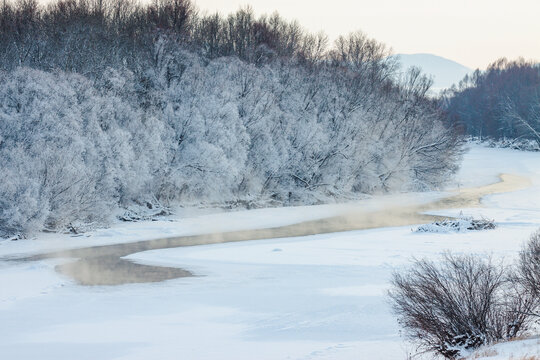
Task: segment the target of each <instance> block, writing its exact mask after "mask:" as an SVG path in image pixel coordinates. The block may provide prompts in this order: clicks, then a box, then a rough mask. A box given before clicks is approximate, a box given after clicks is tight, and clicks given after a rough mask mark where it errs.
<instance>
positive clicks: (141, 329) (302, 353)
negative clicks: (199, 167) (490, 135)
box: [0, 146, 540, 360]
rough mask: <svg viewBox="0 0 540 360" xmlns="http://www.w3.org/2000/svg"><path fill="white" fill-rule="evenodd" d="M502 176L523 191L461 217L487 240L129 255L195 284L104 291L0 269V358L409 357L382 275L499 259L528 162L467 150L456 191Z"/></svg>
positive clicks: (401, 238) (330, 240) (390, 237)
mask: <svg viewBox="0 0 540 360" xmlns="http://www.w3.org/2000/svg"><path fill="white" fill-rule="evenodd" d="M501 172H505V173H513V174H518V175H525V176H528V177H530V178H531V179H532V182H533V186H532V187H531V188H529V189H527V190H523V191H518V192H514V193H510V194H498V195H492V196H489V197H487V198H486V199H485V201H484V205H485V208H478V209H462V210H463V211H464V213H466V214H472V215H484V216H487V217H493V218H494V219H495V220H496V221H497V223H498V225H499V226H498V228H497V229H495V230H490V231H484V232H468V233H450V234H419V233H414V232H412V231H411V227H395V228H383V229H376V230H366V231H350V232H342V233H334V234H325V235H314V236H308V237H302V238H289V239H268V240H261V241H246V242H241V243H229V244H219V245H208V246H198V247H190V248H177V249H165V250H155V251H149V252H143V253H138V254H134V255H131V256H130V259H132V260H133V261H137V262H141V263H150V264H158V265H167V266H178V267H183V268H187V269H189V270H191V271H193V272H194V273H195V274H196V275H199V276H196V277H192V278H184V279H176V280H170V281H166V282H162V283H153V284H138V285H122V286H115V287H108V286H95V287H82V286H78V285H76V284H74V283H73V281H72V280H71V279H69V278H65V277H62V276H60V275H58V274H57V273H56V272H55V271H54V265H56V264H58V263H60V262H63V261H68V260H54V261H52V260H51V261H39V262H6V261H0V289H1V291H0V334H1V335H0V354H2V355H1V356H0V357H1V358H2V359H32V360H34V359H54V360H62V359H66V360H67V359H69V360H71V359H74V358H76V359H81V360H84V359H92V360H94V359H190V360H198V359H219V360H222V359H225V360H227V359H234V360H244V359H245V360H248V359H249V360H252V359H257V360H264V359H269V360H270V359H272V360H275V359H278V360H279V359H335V360H343V359H356V360H357V359H370V360H371V359H381V360H382V359H384V360H387V359H405V358H406V355H407V353H410V352H412V351H413V350H414V348H413V347H412V346H411V345H409V344H407V343H406V342H404V341H403V339H402V338H401V337H400V334H399V327H398V325H397V324H396V322H395V319H394V316H393V315H392V314H391V312H390V309H389V305H388V302H387V298H386V295H385V294H386V290H387V287H388V280H389V277H390V274H391V273H392V271H395V270H399V269H400V268H401V267H403V266H407V265H408V264H409V260H410V259H411V257H412V256H416V257H431V258H434V257H437V256H439V254H440V253H441V252H442V251H444V250H446V249H451V250H453V251H455V252H458V253H474V254H479V255H480V256H482V255H484V254H488V253H490V254H493V255H494V256H496V257H504V258H505V259H506V261H511V260H512V258H513V257H514V256H515V255H516V254H517V251H518V250H519V248H520V246H521V244H522V242H523V241H525V240H526V239H527V237H528V235H529V234H530V233H531V232H532V231H534V230H535V229H537V228H538V227H540V205H539V204H540V154H538V153H524V152H518V151H513V150H508V149H488V148H483V147H479V146H473V147H472V148H471V151H470V152H469V153H468V154H467V155H466V156H465V159H464V165H463V168H462V171H461V172H460V174H459V175H458V177H457V180H456V185H458V184H459V185H460V186H464V187H469V186H473V185H480V184H485V183H490V182H493V181H496V179H497V175H498V174H499V173H501ZM425 196H427V197H429V196H432V197H435V198H436V197H438V196H440V194H427V195H425ZM411 199H412V197H411V196H409V197H408V198H407V197H406V198H403V201H412V200H411ZM370 201H371V203H369V202H368V203H364V204H366V205H365V206H376V202H377V201H376V199H372V200H370ZM418 201H420V200H418ZM422 201H425V199H424V200H422ZM361 204H363V203H362V202H360V203H358V204H355V205H354V206H361ZM369 204H371V205H369ZM342 210H343V209H342V208H340V207H339V206H334V205H331V206H323V207H299V208H288V209H265V210H257V211H243V212H230V213H215V214H207V215H198V216H192V217H189V218H186V219H185V221H179V222H168V223H167V222H158V223H140V224H127V225H126V224H124V225H118V226H116V227H115V228H113V229H110V230H102V231H100V232H97V233H95V234H90V235H91V236H90V237H89V238H82V240H81V238H69V237H66V238H64V239H60V240H54V241H53V239H51V238H49V237H48V236H47V237H44V238H40V239H38V240H37V241H23V242H4V243H2V246H0V256H1V254H4V255H9V254H14V253H20V252H26V253H33V252H35V251H36V249H33V248H32V247H33V246H36V247H38V248H41V249H45V248H48V245H47V243H48V242H49V241H52V242H54V246H53V247H63V246H71V244H69V241H82V242H84V243H85V244H87V243H89V242H92V241H94V240H96V241H98V242H99V243H101V244H103V243H106V242H122V241H134V240H137V239H139V240H140V239H144V238H146V237H148V236H149V235H151V236H155V237H161V236H164V235H165V234H181V233H186V234H187V233H204V232H207V231H208V229H215V227H219V228H220V229H222V230H225V229H228V230H235V229H238V228H249V227H257V226H277V225H280V224H288V223H291V222H296V221H301V220H304V219H309V218H320V217H323V216H325V215H332V214H335V213H336V212H339V211H342ZM456 211H458V210H456ZM441 213H446V214H452V213H455V211H443V210H441ZM98 234H100V235H99V236H98ZM79 245H80V244H79ZM12 248H13V249H12ZM533 349H534V348H533ZM501 353H502V351H501ZM497 359H499V358H497Z"/></svg>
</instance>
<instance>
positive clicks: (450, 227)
mask: <svg viewBox="0 0 540 360" xmlns="http://www.w3.org/2000/svg"><path fill="white" fill-rule="evenodd" d="M490 229H495V221H494V220H489V219H483V218H482V219H474V218H472V217H459V218H454V219H444V220H441V221H436V222H433V223H431V224H426V225H422V226H419V227H418V229H416V232H430V233H448V232H465V231H470V230H490Z"/></svg>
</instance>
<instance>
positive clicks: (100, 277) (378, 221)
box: [24, 174, 531, 285]
mask: <svg viewBox="0 0 540 360" xmlns="http://www.w3.org/2000/svg"><path fill="white" fill-rule="evenodd" d="M500 179H501V181H500V182H497V183H494V184H491V185H487V186H482V187H475V188H468V189H461V190H459V192H458V193H457V194H456V195H452V196H449V197H446V198H443V199H440V200H435V201H432V202H429V203H426V204H418V205H411V206H404V205H402V204H400V203H399V201H396V200H394V201H389V202H388V203H386V204H384V206H383V207H382V208H377V209H365V210H362V209H357V208H355V210H353V211H348V212H345V213H344V214H343V215H340V216H334V217H329V218H324V219H319V220H312V221H305V222H301V223H298V224H293V225H287V226H280V227H274V228H266V229H256V230H243V231H233V232H224V233H211V234H204V235H194V236H181V237H172V238H163V239H155V240H147V241H139V242H134V243H124V244H115V245H106V246H95V247H88V248H82V249H75V250H68V251H61V252H54V253H47V254H41V255H36V256H32V257H29V258H25V259H24V260H26V261H35V260H41V259H48V258H77V259H78V260H76V261H74V262H70V263H65V264H62V265H58V266H57V267H56V270H57V271H58V272H60V273H61V274H64V275H67V276H69V277H71V278H73V279H74V280H75V281H76V282H77V283H79V284H81V285H121V284H128V283H147V282H160V281H165V280H170V279H175V278H180V277H187V276H194V275H195V274H193V273H191V272H189V271H187V270H184V269H181V268H177V267H164V266H150V265H142V264H136V263H133V262H131V261H129V260H126V259H123V257H125V256H128V255H130V254H134V253H137V252H142V251H148V250H156V249H167V248H176V247H184V246H195V245H208V244H218V243H225V242H237V241H247V240H260V239H270V238H287V237H298V236H308V235H316V234H325V233H333V232H341V231H351V230H364V229H373V228H380V227H389V226H404V225H413V224H420V223H426V222H431V221H434V220H437V219H440V217H438V216H432V215H426V214H425V212H428V211H432V210H436V209H451V208H467V207H469V208H470V207H477V206H480V201H481V199H482V197H484V196H486V195H490V194H497V193H504V192H510V191H516V190H520V189H524V188H526V187H528V186H530V184H531V183H530V181H529V179H527V178H525V177H521V176H517V175H510V174H502V175H501V176H500ZM179 265H181V264H179Z"/></svg>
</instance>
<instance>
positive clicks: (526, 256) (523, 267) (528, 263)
mask: <svg viewBox="0 0 540 360" xmlns="http://www.w3.org/2000/svg"><path fill="white" fill-rule="evenodd" d="M518 272H519V275H518V276H519V279H520V280H521V282H522V283H523V285H524V287H525V288H526V289H527V290H528V291H530V292H531V294H532V295H533V296H534V297H535V298H536V308H537V309H538V307H540V231H537V232H535V233H534V234H532V236H531V239H530V240H529V242H528V243H527V244H526V245H525V247H524V248H523V250H521V253H520V258H519V265H518ZM537 316H540V314H537Z"/></svg>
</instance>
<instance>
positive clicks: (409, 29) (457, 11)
mask: <svg viewBox="0 0 540 360" xmlns="http://www.w3.org/2000/svg"><path fill="white" fill-rule="evenodd" d="M194 2H195V3H196V4H197V6H198V7H199V9H200V10H203V11H204V10H206V11H208V12H215V11H219V12H221V13H222V14H228V13H230V12H233V11H236V10H237V9H238V8H240V7H241V6H244V5H248V4H249V5H251V6H252V7H253V9H254V10H255V12H256V14H257V15H260V14H263V13H272V12H274V11H276V10H277V11H278V12H279V13H280V14H281V15H282V16H283V17H285V18H287V19H290V20H291V19H296V20H298V21H299V22H300V24H301V25H302V26H304V27H305V28H306V29H308V30H310V31H313V32H318V31H320V30H323V31H324V32H325V33H326V34H328V35H329V36H330V38H331V39H334V38H335V37H337V36H338V35H340V34H346V33H349V32H351V31H354V30H362V31H364V32H365V33H367V34H368V35H369V36H371V37H373V38H375V39H377V40H379V41H382V42H384V43H386V44H387V45H389V46H390V47H392V49H393V50H394V52H395V53H406V54H412V53H432V54H435V55H439V56H443V57H446V58H449V59H452V60H455V61H457V62H459V63H462V64H463V65H465V66H468V67H470V68H478V67H479V68H485V67H486V66H487V65H488V64H489V63H491V62H493V61H494V60H496V59H498V58H500V57H503V56H504V57H507V58H510V59H513V58H517V57H519V56H522V57H524V58H526V59H535V60H540V0H469V1H466V0H453V1H452V0H326V1H321V0H311V1H310V0H272V1H269V0H194Z"/></svg>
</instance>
